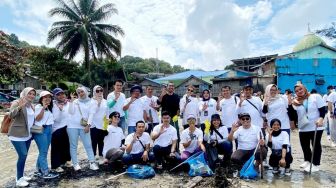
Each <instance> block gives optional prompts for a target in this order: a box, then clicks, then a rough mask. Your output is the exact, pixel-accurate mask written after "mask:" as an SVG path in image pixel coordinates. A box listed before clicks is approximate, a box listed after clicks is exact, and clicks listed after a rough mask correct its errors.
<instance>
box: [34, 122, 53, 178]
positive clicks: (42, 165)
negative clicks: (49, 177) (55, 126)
mask: <svg viewBox="0 0 336 188" xmlns="http://www.w3.org/2000/svg"><path fill="white" fill-rule="evenodd" d="M43 127H44V129H43V132H42V133H41V134H34V133H33V138H34V140H35V142H36V145H37V148H38V150H39V155H38V158H37V161H36V169H37V170H38V171H39V170H40V171H41V172H42V173H43V174H46V173H48V171H49V170H48V159H47V157H48V150H49V146H50V143H51V134H52V125H43Z"/></svg>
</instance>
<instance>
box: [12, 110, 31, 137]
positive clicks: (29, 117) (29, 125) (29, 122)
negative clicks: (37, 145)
mask: <svg viewBox="0 0 336 188" xmlns="http://www.w3.org/2000/svg"><path fill="white" fill-rule="evenodd" d="M26 110H27V117H26V119H27V123H28V134H29V136H27V137H15V136H9V137H8V138H9V140H11V141H27V140H29V139H30V138H31V137H32V134H31V132H30V128H31V127H32V126H33V124H34V120H35V112H34V110H33V109H32V108H31V107H26Z"/></svg>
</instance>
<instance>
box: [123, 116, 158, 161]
mask: <svg viewBox="0 0 336 188" xmlns="http://www.w3.org/2000/svg"><path fill="white" fill-rule="evenodd" d="M145 127H146V126H145V122H144V121H138V122H136V124H135V132H134V133H131V134H129V135H128V136H127V137H126V140H125V145H126V149H125V150H126V153H125V154H124V156H123V159H122V160H123V162H124V164H127V165H130V164H137V163H147V162H152V161H154V155H153V153H150V151H149V149H150V148H149V146H150V143H151V137H150V136H149V134H148V133H147V132H145Z"/></svg>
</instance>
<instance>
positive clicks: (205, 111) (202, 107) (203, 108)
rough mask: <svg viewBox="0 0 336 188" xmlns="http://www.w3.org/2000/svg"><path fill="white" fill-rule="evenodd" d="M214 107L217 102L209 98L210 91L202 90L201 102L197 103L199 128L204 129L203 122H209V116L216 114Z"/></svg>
mask: <svg viewBox="0 0 336 188" xmlns="http://www.w3.org/2000/svg"><path fill="white" fill-rule="evenodd" d="M216 105H217V102H216V100H215V99H212V98H211V94H210V90H208V89H205V90H203V92H202V100H201V101H200V102H199V103H198V110H199V113H200V124H201V127H204V122H205V121H209V122H210V119H211V116H212V115H213V114H215V113H216Z"/></svg>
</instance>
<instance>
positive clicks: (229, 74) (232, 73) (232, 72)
mask: <svg viewBox="0 0 336 188" xmlns="http://www.w3.org/2000/svg"><path fill="white" fill-rule="evenodd" d="M252 75H253V74H251V73H248V72H245V71H239V70H230V71H227V72H226V73H224V74H221V75H218V76H216V77H215V78H234V77H235V78H237V77H245V76H252Z"/></svg>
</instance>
